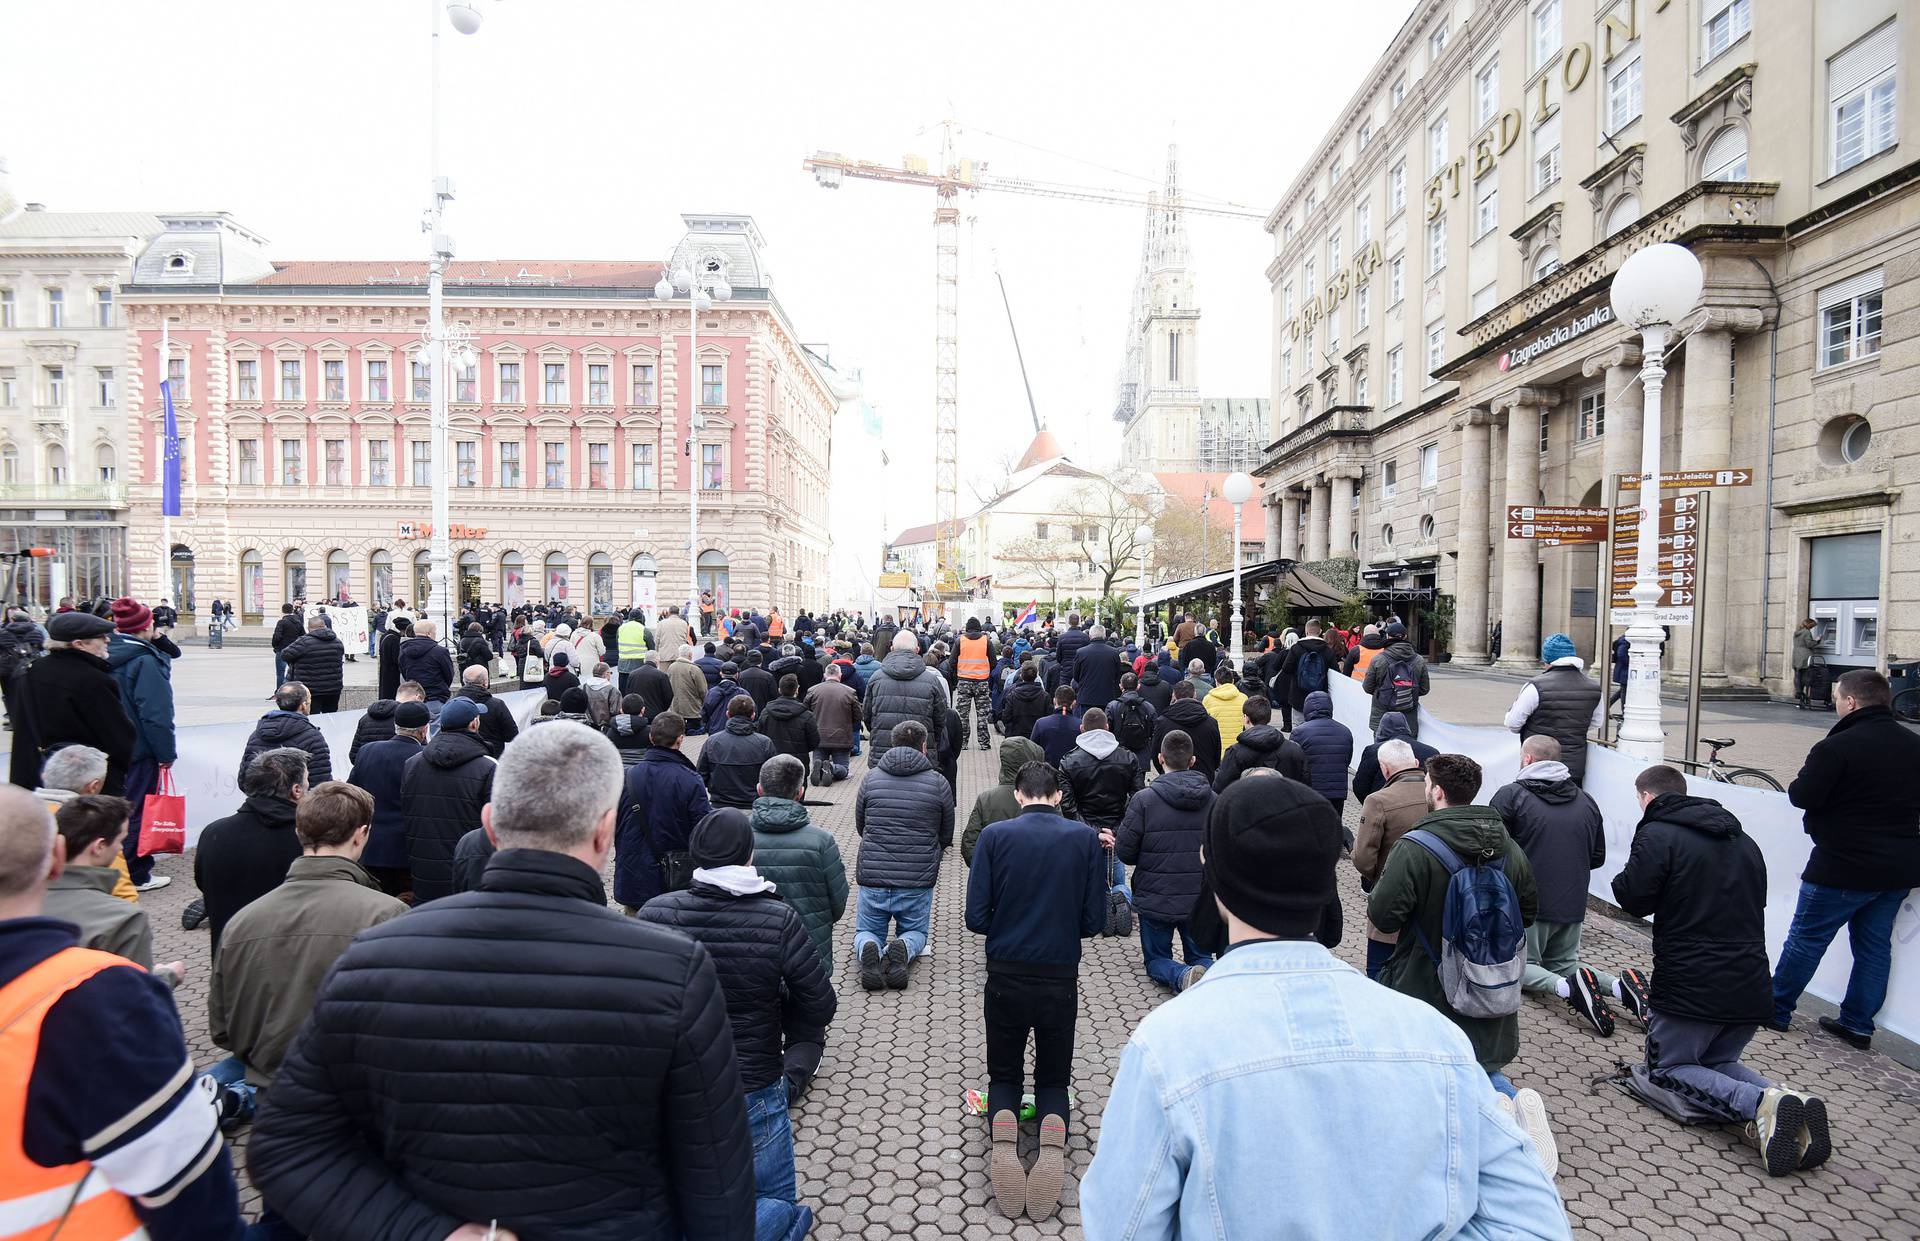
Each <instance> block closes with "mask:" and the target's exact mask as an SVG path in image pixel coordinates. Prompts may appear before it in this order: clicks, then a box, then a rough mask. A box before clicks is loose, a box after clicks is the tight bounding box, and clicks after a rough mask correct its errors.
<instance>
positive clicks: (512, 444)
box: [500, 440, 520, 487]
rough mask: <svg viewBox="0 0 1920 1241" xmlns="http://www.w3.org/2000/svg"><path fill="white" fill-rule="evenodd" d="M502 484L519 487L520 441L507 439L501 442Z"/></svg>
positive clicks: (503, 485)
mask: <svg viewBox="0 0 1920 1241" xmlns="http://www.w3.org/2000/svg"><path fill="white" fill-rule="evenodd" d="M500 485H501V486H502V487H518V486H519V485H520V441H518V440H505V441H502V442H501V444H500Z"/></svg>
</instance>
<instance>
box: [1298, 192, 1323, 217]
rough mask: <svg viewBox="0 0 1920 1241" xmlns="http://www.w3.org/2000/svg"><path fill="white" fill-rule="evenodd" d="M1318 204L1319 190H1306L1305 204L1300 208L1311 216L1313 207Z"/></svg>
mask: <svg viewBox="0 0 1920 1241" xmlns="http://www.w3.org/2000/svg"><path fill="white" fill-rule="evenodd" d="M1319 205H1320V191H1319V190H1308V191H1307V201H1306V205H1305V206H1303V207H1301V210H1302V211H1303V212H1305V213H1306V214H1307V215H1308V216H1311V215H1312V214H1313V209H1314V208H1315V207H1318V206H1319Z"/></svg>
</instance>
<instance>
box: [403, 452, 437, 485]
mask: <svg viewBox="0 0 1920 1241" xmlns="http://www.w3.org/2000/svg"><path fill="white" fill-rule="evenodd" d="M407 443H408V446H409V451H410V452H411V453H412V454H413V457H412V460H413V485H414V486H416V487H431V486H433V441H432V440H409V441H407Z"/></svg>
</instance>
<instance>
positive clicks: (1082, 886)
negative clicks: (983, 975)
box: [862, 763, 1113, 1221]
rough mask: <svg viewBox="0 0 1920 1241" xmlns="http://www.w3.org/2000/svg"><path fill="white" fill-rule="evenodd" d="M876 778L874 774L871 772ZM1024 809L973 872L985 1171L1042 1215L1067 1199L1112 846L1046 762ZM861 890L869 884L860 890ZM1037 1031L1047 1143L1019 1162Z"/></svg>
mask: <svg viewBox="0 0 1920 1241" xmlns="http://www.w3.org/2000/svg"><path fill="white" fill-rule="evenodd" d="M868 778H869V779H872V777H868ZM1013 793H1014V796H1015V797H1016V798H1017V799H1018V800H1019V802H1020V807H1021V813H1020V815H1019V817H1017V818H1012V819H1004V820H1002V821H1000V822H998V823H994V824H992V825H990V826H989V827H988V828H987V829H986V830H985V831H984V832H981V833H980V843H979V844H978V846H976V847H975V849H974V852H973V869H972V871H971V872H970V873H969V874H968V876H967V929H968V930H969V931H972V932H974V933H975V934H976V935H984V936H986V937H987V945H986V947H987V988H986V1027H987V1082H988V1084H987V1115H988V1117H989V1118H990V1119H989V1123H990V1125H991V1127H992V1135H993V1154H992V1157H991V1160H990V1162H989V1164H988V1169H987V1170H988V1175H989V1176H990V1178H991V1179H992V1182H993V1197H994V1201H995V1203H996V1204H997V1205H998V1206H999V1208H1000V1214H1002V1215H1004V1216H1006V1217H1007V1218H1008V1219H1017V1218H1019V1216H1020V1215H1021V1213H1022V1212H1025V1213H1026V1215H1027V1216H1028V1217H1029V1218H1030V1219H1033V1220H1035V1221H1040V1220H1045V1219H1049V1218H1051V1217H1052V1215H1053V1213H1054V1211H1055V1210H1057V1209H1058V1208H1059V1206H1060V1184H1061V1181H1062V1180H1063V1179H1064V1177H1065V1175H1066V1144H1067V1111H1068V1093H1067V1092H1068V1087H1069V1086H1070V1085H1071V1084H1072V1081H1073V1026H1074V1019H1075V1017H1076V1016H1077V1015H1078V1013H1079V1009H1080V982H1079V978H1080V941H1081V940H1083V939H1086V938H1087V937H1089V936H1093V935H1098V934H1099V933H1100V931H1101V929H1102V928H1103V927H1104V926H1105V925H1106V920H1107V881H1106V874H1105V872H1106V855H1105V853H1104V851H1103V848H1102V846H1103V845H1106V846H1111V844H1112V842H1113V833H1112V832H1111V831H1106V830H1102V831H1101V832H1100V833H1099V834H1098V835H1095V834H1094V833H1093V832H1090V831H1088V830H1087V829H1086V827H1085V826H1084V825H1082V824H1079V823H1074V822H1072V821H1070V820H1068V819H1063V818H1061V817H1060V815H1059V814H1058V812H1057V811H1058V808H1059V805H1060V782H1059V779H1058V777H1056V776H1055V775H1054V772H1053V769H1052V768H1051V767H1048V766H1046V765H1045V764H1044V763H1028V764H1027V765H1026V766H1025V767H1022V768H1021V769H1020V773H1019V775H1018V776H1017V777H1016V778H1015V780H1014V786H1013ZM862 896H863V899H864V890H863V892H862ZM1029 1034H1031V1035H1032V1036H1033V1043H1034V1051H1033V1094H1034V1110H1035V1112H1036V1113H1038V1115H1039V1117H1040V1153H1039V1155H1038V1156H1037V1157H1036V1158H1035V1159H1034V1163H1033V1170H1032V1172H1031V1173H1028V1172H1026V1171H1024V1170H1023V1169H1022V1168H1021V1166H1020V1146H1019V1141H1020V1119H1019V1114H1020V1113H1019V1109H1020V1096H1021V1093H1022V1090H1023V1088H1024V1086H1025V1083H1026V1070H1025V1061H1026V1053H1027V1036H1028V1035H1029Z"/></svg>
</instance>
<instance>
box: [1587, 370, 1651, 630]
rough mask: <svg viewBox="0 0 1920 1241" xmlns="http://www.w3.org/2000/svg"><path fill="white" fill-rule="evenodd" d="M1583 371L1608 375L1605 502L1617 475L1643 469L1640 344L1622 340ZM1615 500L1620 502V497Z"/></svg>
mask: <svg viewBox="0 0 1920 1241" xmlns="http://www.w3.org/2000/svg"><path fill="white" fill-rule="evenodd" d="M1580 373H1581V374H1583V375H1585V376H1586V377H1587V378H1589V379H1591V378H1593V377H1594V376H1595V375H1600V374H1605V375H1606V377H1607V435H1606V447H1605V448H1604V449H1603V450H1602V451H1603V452H1604V453H1605V469H1606V474H1605V475H1604V476H1603V477H1602V478H1601V480H1600V502H1601V503H1602V504H1604V503H1606V496H1607V488H1608V486H1609V485H1611V483H1612V480H1613V479H1614V478H1616V477H1618V476H1619V475H1621V474H1638V473H1639V472H1640V402H1641V392H1640V346H1639V344H1638V343H1637V342H1634V341H1622V342H1621V343H1619V344H1617V345H1615V346H1613V347H1612V348H1611V349H1603V350H1601V351H1600V352H1599V353H1596V354H1594V355H1593V356H1592V357H1590V358H1588V359H1587V360H1586V361H1585V362H1583V363H1581V366H1580ZM1614 503H1615V505H1616V506H1617V505H1618V504H1619V503H1620V501H1619V499H1618V498H1617V497H1616V498H1615V500H1614ZM1602 606H1604V601H1603V604H1602Z"/></svg>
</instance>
